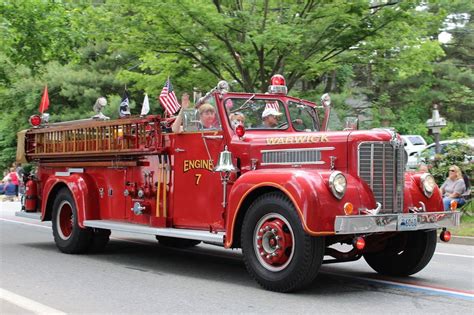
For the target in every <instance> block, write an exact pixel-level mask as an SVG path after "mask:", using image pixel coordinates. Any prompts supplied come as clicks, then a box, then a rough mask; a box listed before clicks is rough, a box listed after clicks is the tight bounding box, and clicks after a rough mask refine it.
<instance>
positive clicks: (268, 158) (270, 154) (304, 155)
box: [233, 129, 399, 170]
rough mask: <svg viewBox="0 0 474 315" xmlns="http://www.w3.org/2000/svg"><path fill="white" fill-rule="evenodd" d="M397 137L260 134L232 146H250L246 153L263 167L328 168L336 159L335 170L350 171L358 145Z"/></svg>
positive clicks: (364, 133) (349, 133)
mask: <svg viewBox="0 0 474 315" xmlns="http://www.w3.org/2000/svg"><path fill="white" fill-rule="evenodd" d="M394 135H395V133H393V132H392V131H390V130H385V129H374V130H364V131H358V130H356V131H327V132H271V131H270V132H267V131H259V132H248V133H246V134H245V136H244V138H243V139H242V140H237V139H235V140H236V141H234V142H233V144H234V145H237V146H245V145H246V144H247V145H249V146H250V148H248V150H245V149H244V150H243V152H248V154H249V156H248V157H249V158H250V159H257V160H258V161H260V164H261V166H266V167H281V166H285V165H286V166H290V167H291V166H296V165H301V166H304V165H307V166H308V167H310V166H311V165H313V166H316V167H318V168H329V167H330V165H331V163H332V162H331V161H332V160H333V161H334V162H333V163H335V165H334V167H335V168H336V169H340V170H347V168H348V167H349V165H350V164H351V163H350V161H351V159H354V158H356V154H357V145H358V143H360V142H366V141H369V142H370V141H390V140H392V139H393V137H394ZM397 137H398V136H397ZM398 138H399V137H398ZM242 149H243V148H242ZM354 150H355V151H354ZM238 151H240V150H238Z"/></svg>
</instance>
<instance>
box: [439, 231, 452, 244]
mask: <svg viewBox="0 0 474 315" xmlns="http://www.w3.org/2000/svg"><path fill="white" fill-rule="evenodd" d="M439 238H440V239H441V240H442V241H443V242H449V241H450V240H451V232H449V231H448V230H443V232H441V234H440V235H439Z"/></svg>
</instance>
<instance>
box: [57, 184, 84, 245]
mask: <svg viewBox="0 0 474 315" xmlns="http://www.w3.org/2000/svg"><path fill="white" fill-rule="evenodd" d="M77 220H78V219H77V208H76V203H75V202H74V198H73V197H72V195H71V192H70V191H69V190H68V189H67V188H62V189H61V190H59V191H58V193H57V195H56V198H55V199H54V203H53V217H52V225H53V236H54V242H55V243H56V246H57V247H58V249H59V250H60V251H62V252H63V253H66V254H80V253H84V252H86V251H87V249H88V248H89V245H90V242H91V237H92V231H91V230H90V229H83V228H81V227H80V226H79V224H78V223H77Z"/></svg>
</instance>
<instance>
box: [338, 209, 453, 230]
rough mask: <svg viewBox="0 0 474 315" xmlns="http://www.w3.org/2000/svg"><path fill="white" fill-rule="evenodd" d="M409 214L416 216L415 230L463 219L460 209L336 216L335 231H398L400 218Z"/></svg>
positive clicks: (438, 226)
mask: <svg viewBox="0 0 474 315" xmlns="http://www.w3.org/2000/svg"><path fill="white" fill-rule="evenodd" d="M408 216H415V217H416V220H417V227H416V229H414V230H429V229H439V228H445V227H446V228H447V227H455V226H459V224H460V220H461V213H460V212H459V211H446V212H425V213H399V214H379V215H348V216H336V220H335V223H334V231H335V233H336V234H337V235H339V234H364V233H376V232H396V231H399V229H398V222H399V220H401V219H402V218H404V217H408Z"/></svg>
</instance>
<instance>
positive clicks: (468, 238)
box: [449, 235, 474, 246]
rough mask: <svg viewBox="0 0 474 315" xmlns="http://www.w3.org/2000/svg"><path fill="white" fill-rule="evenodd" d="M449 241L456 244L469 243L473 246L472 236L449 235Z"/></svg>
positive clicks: (473, 238)
mask: <svg viewBox="0 0 474 315" xmlns="http://www.w3.org/2000/svg"><path fill="white" fill-rule="evenodd" d="M449 243H452V244H458V245H470V246H474V237H471V236H454V235H453V236H451V241H449Z"/></svg>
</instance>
